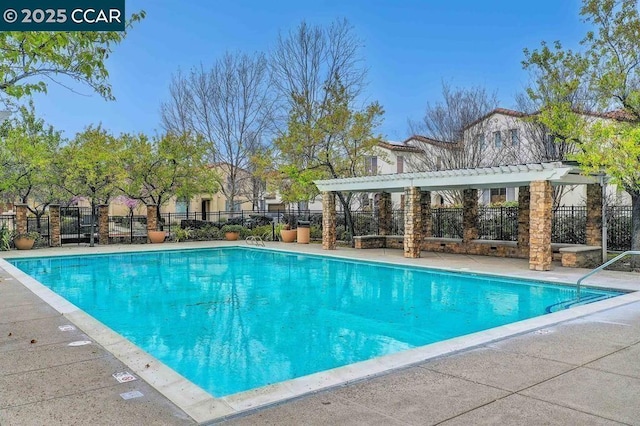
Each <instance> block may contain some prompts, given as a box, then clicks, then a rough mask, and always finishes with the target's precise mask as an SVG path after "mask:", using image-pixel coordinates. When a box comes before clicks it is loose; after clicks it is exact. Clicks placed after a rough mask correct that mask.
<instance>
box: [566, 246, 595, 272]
mask: <svg viewBox="0 0 640 426" xmlns="http://www.w3.org/2000/svg"><path fill="white" fill-rule="evenodd" d="M561 259H562V266H564V267H565V268H596V267H598V266H600V265H601V264H602V251H601V250H591V251H584V252H575V253H562V258H561Z"/></svg>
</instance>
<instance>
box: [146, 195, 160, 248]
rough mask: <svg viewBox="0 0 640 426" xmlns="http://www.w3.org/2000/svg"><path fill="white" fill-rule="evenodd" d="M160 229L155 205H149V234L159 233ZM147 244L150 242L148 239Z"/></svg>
mask: <svg viewBox="0 0 640 426" xmlns="http://www.w3.org/2000/svg"><path fill="white" fill-rule="evenodd" d="M157 228H158V215H157V212H156V205H155V204H147V232H149V231H157ZM147 242H150V241H149V239H148V238H147Z"/></svg>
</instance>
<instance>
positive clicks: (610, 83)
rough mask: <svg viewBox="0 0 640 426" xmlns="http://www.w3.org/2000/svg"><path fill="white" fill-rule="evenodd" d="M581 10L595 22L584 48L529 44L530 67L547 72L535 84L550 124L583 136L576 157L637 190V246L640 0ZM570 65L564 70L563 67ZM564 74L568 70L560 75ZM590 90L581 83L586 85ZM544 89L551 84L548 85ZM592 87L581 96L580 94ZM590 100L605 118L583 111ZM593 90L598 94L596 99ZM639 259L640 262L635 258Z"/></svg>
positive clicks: (589, 4) (600, 1) (636, 229)
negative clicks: (535, 47) (575, 97)
mask: <svg viewBox="0 0 640 426" xmlns="http://www.w3.org/2000/svg"><path fill="white" fill-rule="evenodd" d="M580 14H581V16H582V18H583V21H584V22H585V23H587V24H590V25H591V26H592V27H593V29H592V30H590V31H588V32H587V34H586V35H585V37H584V39H583V40H582V42H581V44H582V46H583V47H584V50H583V51H581V52H572V51H570V50H564V49H563V48H562V46H561V45H560V44H559V43H556V45H555V51H553V52H551V51H550V50H549V49H548V47H547V46H546V45H545V44H543V45H542V48H541V49H540V50H535V51H533V52H529V51H526V50H525V55H526V56H527V59H526V61H525V67H533V68H535V69H536V70H537V71H538V72H539V74H538V75H539V79H538V82H539V84H538V85H537V87H536V88H533V89H531V90H530V94H531V96H532V97H536V96H537V97H540V98H541V99H542V100H543V113H544V116H543V119H544V124H545V125H546V126H547V127H548V128H549V129H550V130H551V131H552V133H553V134H555V135H561V136H562V137H563V138H566V139H570V140H575V141H576V142H577V143H578V144H579V153H578V154H576V156H575V158H576V159H577V160H578V161H579V162H580V163H581V165H582V167H583V168H584V169H585V170H586V171H594V170H604V171H605V172H606V173H607V174H609V175H610V176H612V177H613V179H614V181H615V183H617V184H619V185H621V186H622V187H623V188H624V189H625V190H626V191H627V192H628V193H629V194H630V195H631V200H632V206H633V213H632V224H633V225H632V238H631V248H632V249H633V250H639V249H640V174H639V173H638V170H640V156H639V155H638V153H639V151H638V146H639V144H640V142H639V139H638V135H639V133H638V132H639V130H638V129H639V128H640V49H638V46H640V17H639V14H638V2H637V0H583V3H582V9H581V11H580ZM563 73H564V74H563ZM558 76H564V78H558ZM581 87H582V88H587V89H588V90H580V88H581ZM542 89H544V90H542ZM580 93H586V94H587V95H585V96H583V98H582V99H580V96H579V94H580ZM575 94H578V99H579V102H578V105H579V106H580V105H589V104H588V102H589V101H590V102H591V103H592V104H593V105H595V106H596V107H597V108H598V109H599V110H600V111H601V112H602V114H601V116H602V117H603V118H608V119H607V120H603V119H594V118H588V117H587V116H585V115H584V114H580V112H581V111H576V109H575V105H573V104H572V100H571V99H570V97H571V96H572V95H575ZM590 97H592V99H589V98H590ZM611 110H614V111H615V112H611ZM634 263H635V265H636V266H639V265H638V264H639V263H640V262H639V260H638V259H636V260H634Z"/></svg>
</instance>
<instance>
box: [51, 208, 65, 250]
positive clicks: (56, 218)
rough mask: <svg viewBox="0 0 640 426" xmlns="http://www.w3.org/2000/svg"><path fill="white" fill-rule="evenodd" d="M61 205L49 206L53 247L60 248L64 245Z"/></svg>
mask: <svg viewBox="0 0 640 426" xmlns="http://www.w3.org/2000/svg"><path fill="white" fill-rule="evenodd" d="M60 231H61V229H60V205H59V204H51V205H49V235H50V241H51V247H60V246H61V245H62V237H61V235H60Z"/></svg>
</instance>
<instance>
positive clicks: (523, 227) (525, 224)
mask: <svg viewBox="0 0 640 426" xmlns="http://www.w3.org/2000/svg"><path fill="white" fill-rule="evenodd" d="M530 203H531V192H530V191H529V187H528V186H521V187H520V188H518V250H519V251H520V255H521V256H523V257H529V209H530V206H531V204H530Z"/></svg>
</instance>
